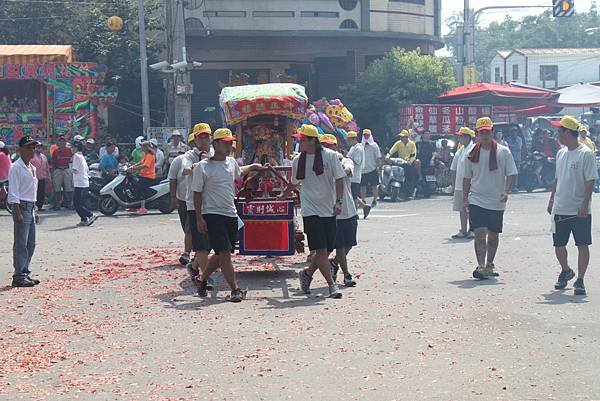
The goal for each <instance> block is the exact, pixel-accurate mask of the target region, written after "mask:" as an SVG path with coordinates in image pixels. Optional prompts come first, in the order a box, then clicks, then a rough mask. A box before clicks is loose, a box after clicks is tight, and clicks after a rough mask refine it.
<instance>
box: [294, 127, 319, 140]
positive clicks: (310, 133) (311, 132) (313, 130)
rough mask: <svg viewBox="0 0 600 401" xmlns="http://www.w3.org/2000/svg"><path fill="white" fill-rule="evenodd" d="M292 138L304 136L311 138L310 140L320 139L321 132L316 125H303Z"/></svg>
mask: <svg viewBox="0 0 600 401" xmlns="http://www.w3.org/2000/svg"><path fill="white" fill-rule="evenodd" d="M292 136H293V137H294V138H301V137H303V136H305V137H309V138H318V137H319V131H318V130H317V127H315V126H314V125H310V124H302V126H301V127H300V128H298V130H297V131H296V133H295V134H294V135H292Z"/></svg>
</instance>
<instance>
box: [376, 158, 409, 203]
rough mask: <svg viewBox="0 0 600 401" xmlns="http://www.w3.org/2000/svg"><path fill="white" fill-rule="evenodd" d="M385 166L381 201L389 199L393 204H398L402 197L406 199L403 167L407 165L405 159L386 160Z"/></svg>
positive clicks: (381, 186)
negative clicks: (399, 198)
mask: <svg viewBox="0 0 600 401" xmlns="http://www.w3.org/2000/svg"><path fill="white" fill-rule="evenodd" d="M386 163H389V164H386V165H385V166H383V172H382V176H381V183H380V184H379V200H384V199H385V198H386V197H389V198H390V199H391V200H392V202H396V201H397V200H398V197H400V196H401V195H402V196H404V197H406V196H407V194H406V193H405V192H406V186H405V184H404V183H405V180H406V178H405V176H404V169H403V168H402V167H401V166H402V165H403V164H405V163H406V161H405V160H404V159H400V158H391V159H389V160H386Z"/></svg>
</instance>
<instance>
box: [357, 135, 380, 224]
mask: <svg viewBox="0 0 600 401" xmlns="http://www.w3.org/2000/svg"><path fill="white" fill-rule="evenodd" d="M361 144H362V148H363V153H364V161H363V164H362V176H361V181H360V197H361V200H362V203H363V204H364V205H365V206H364V207H363V215H364V216H363V217H364V218H365V219H366V218H367V216H368V215H369V212H370V211H371V208H373V207H375V206H377V197H378V196H379V168H380V167H381V150H380V149H379V145H378V144H377V143H376V142H375V139H373V134H372V133H371V130H370V129H364V130H363V132H362V142H361ZM367 187H371V190H372V192H373V200H372V201H371V205H370V206H369V205H368V204H367V201H366V199H367Z"/></svg>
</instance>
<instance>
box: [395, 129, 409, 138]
mask: <svg viewBox="0 0 600 401" xmlns="http://www.w3.org/2000/svg"><path fill="white" fill-rule="evenodd" d="M398 136H400V137H401V138H402V137H409V136H410V134H409V133H408V130H405V129H403V130H402V131H400V133H399V134H398Z"/></svg>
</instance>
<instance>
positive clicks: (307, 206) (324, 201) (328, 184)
mask: <svg viewBox="0 0 600 401" xmlns="http://www.w3.org/2000/svg"><path fill="white" fill-rule="evenodd" d="M322 155H323V174H321V175H316V174H315V172H314V171H313V163H314V161H315V155H310V154H307V155H306V171H305V175H304V179H303V180H298V179H296V173H297V171H298V161H299V160H300V155H298V156H296V157H294V161H293V162H292V184H294V185H297V184H299V183H302V188H300V205H301V208H302V216H304V217H308V216H319V217H333V207H334V206H335V199H336V192H335V181H336V180H338V179H340V178H344V177H346V173H345V172H344V169H343V168H342V164H341V163H340V160H339V159H338V156H337V153H336V152H334V151H332V150H329V149H325V148H324V149H323V150H322ZM342 207H343V204H342Z"/></svg>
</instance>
